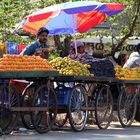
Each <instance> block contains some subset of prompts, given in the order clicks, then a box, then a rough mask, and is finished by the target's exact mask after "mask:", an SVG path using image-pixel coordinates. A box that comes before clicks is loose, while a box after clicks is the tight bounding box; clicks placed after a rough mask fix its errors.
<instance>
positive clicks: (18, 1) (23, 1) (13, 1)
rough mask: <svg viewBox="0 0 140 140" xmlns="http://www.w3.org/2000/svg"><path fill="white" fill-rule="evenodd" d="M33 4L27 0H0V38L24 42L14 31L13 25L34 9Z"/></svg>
mask: <svg viewBox="0 0 140 140" xmlns="http://www.w3.org/2000/svg"><path fill="white" fill-rule="evenodd" d="M34 9H35V5H34V4H33V3H32V4H31V3H30V1H29V0H1V1H0V17H1V18H0V40H1V41H3V42H5V41H17V42H21V43H22V42H25V41H26V40H25V39H23V38H21V37H20V36H18V35H17V34H15V33H14V30H15V28H16V27H15V26H16V24H17V23H20V22H21V21H22V19H23V18H24V17H25V16H27V15H28V14H29V13H31V12H32V11H34Z"/></svg>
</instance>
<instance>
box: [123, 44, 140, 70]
mask: <svg viewBox="0 0 140 140" xmlns="http://www.w3.org/2000/svg"><path fill="white" fill-rule="evenodd" d="M125 67H128V68H135V67H140V43H139V44H138V45H137V52H133V53H131V54H130V56H129V58H128V60H127V61H126V63H125V64H124V66H123V68H125Z"/></svg>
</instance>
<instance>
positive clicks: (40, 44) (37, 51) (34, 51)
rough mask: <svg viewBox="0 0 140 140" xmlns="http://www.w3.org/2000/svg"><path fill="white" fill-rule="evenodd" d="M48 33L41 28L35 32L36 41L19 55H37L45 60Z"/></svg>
mask: <svg viewBox="0 0 140 140" xmlns="http://www.w3.org/2000/svg"><path fill="white" fill-rule="evenodd" d="M48 34H49V31H48V29H46V28H45V27H41V28H40V29H39V30H38V32H37V39H38V40H37V41H35V42H34V43H31V44H30V45H29V46H28V47H27V48H25V49H24V50H23V51H22V52H21V55H39V56H40V57H42V58H45V59H47V58H48V56H49V51H48V48H49V47H48V46H47V44H46V43H47V37H48Z"/></svg>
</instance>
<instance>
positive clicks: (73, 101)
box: [52, 75, 118, 131]
mask: <svg viewBox="0 0 140 140" xmlns="http://www.w3.org/2000/svg"><path fill="white" fill-rule="evenodd" d="M52 82H58V83H61V84H62V83H63V84H62V85H64V84H66V83H67V85H70V86H69V87H68V88H66V87H65V89H66V90H63V91H62V90H58V91H57V90H55V93H56V96H57V99H58V114H61V113H62V114H63V115H64V113H65V117H64V118H63V120H61V121H60V120H58V121H60V122H61V124H59V125H60V126H63V125H64V124H65V122H66V120H67V119H66V118H67V117H68V118H69V122H70V125H71V127H72V128H73V130H74V131H81V130H83V129H84V128H85V125H86V123H87V119H88V118H89V117H90V116H89V115H90V114H92V116H93V115H94V114H95V121H96V123H97V125H98V127H99V128H101V129H105V128H107V127H108V126H109V124H110V122H111V118H112V113H113V98H112V94H111V91H110V85H111V84H116V83H117V82H118V80H117V79H116V78H107V77H90V76H88V77H82V76H62V75H60V76H58V77H55V79H53V80H52ZM62 85H61V86H60V89H61V87H63V86H62ZM92 85H94V86H95V88H94V90H91V87H92ZM89 92H90V94H89ZM60 100H61V102H60ZM66 112H67V113H66ZM89 112H90V114H89ZM56 121H57V120H56Z"/></svg>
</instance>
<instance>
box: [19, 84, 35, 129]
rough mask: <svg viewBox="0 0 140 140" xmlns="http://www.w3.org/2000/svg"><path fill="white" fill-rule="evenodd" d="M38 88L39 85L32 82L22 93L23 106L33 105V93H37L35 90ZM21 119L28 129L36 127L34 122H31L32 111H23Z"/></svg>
mask: <svg viewBox="0 0 140 140" xmlns="http://www.w3.org/2000/svg"><path fill="white" fill-rule="evenodd" d="M36 89H37V85H35V84H30V85H28V86H27V87H26V88H25V89H24V91H23V94H22V99H21V106H22V107H31V106H32V100H33V95H34V93H35V90H36ZM21 119H22V123H23V124H24V126H25V128H27V129H34V127H33V124H32V122H31V112H28V111H27V112H21Z"/></svg>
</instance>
